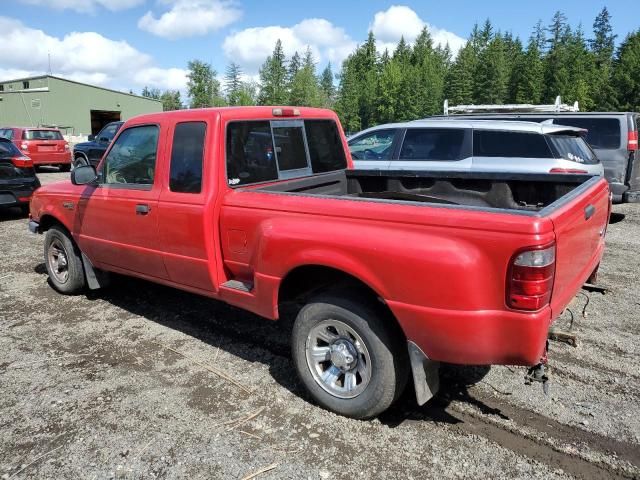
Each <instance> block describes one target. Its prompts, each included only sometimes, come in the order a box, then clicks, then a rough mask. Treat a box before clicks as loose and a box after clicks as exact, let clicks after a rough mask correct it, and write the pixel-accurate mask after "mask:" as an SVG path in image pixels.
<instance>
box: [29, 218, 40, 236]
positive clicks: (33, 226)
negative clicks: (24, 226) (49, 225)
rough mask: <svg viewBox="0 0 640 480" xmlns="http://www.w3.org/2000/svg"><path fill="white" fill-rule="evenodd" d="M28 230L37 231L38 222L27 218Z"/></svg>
mask: <svg viewBox="0 0 640 480" xmlns="http://www.w3.org/2000/svg"><path fill="white" fill-rule="evenodd" d="M29 231H30V232H31V233H39V231H40V224H39V223H38V222H36V221H35V220H29Z"/></svg>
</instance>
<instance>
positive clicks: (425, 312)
mask: <svg viewBox="0 0 640 480" xmlns="http://www.w3.org/2000/svg"><path fill="white" fill-rule="evenodd" d="M388 305H389V307H390V308H391V310H392V311H393V313H394V314H395V316H396V318H397V319H398V320H399V322H400V325H401V326H402V329H403V330H404V333H405V335H406V336H407V340H410V341H412V342H414V343H415V344H416V345H418V346H419V347H420V348H421V349H422V350H423V351H424V353H425V354H426V355H427V356H428V357H429V359H430V360H434V361H440V362H447V363H457V364H465V365H535V364H537V363H538V362H539V361H540V358H541V356H542V354H543V352H544V348H545V344H546V341H547V334H548V331H549V326H550V324H551V320H552V314H551V308H550V307H548V306H547V307H545V308H543V309H542V310H540V311H538V312H533V313H520V312H515V311H507V310H505V311H491V310H484V311H456V310H439V309H434V308H428V307H420V306H416V305H407V304H404V303H399V302H393V301H389V302H388Z"/></svg>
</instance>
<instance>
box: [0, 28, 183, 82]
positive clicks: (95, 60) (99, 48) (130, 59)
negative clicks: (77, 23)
mask: <svg viewBox="0 0 640 480" xmlns="http://www.w3.org/2000/svg"><path fill="white" fill-rule="evenodd" d="M0 44H2V45H11V48H7V49H5V52H4V53H3V55H2V63H3V67H2V68H1V69H0V79H2V80H9V79H12V78H20V77H25V76H30V75H38V74H43V73H45V72H46V71H47V70H48V64H49V55H51V70H52V72H53V74H54V75H59V76H62V77H65V78H70V79H72V80H77V81H81V82H86V83H92V84H97V85H102V86H107V87H111V88H117V89H121V90H128V89H129V88H135V89H139V88H140V87H142V86H144V85H148V86H150V87H158V88H171V89H179V90H184V89H185V86H186V71H185V70H182V69H179V68H167V69H164V68H160V67H158V66H156V65H154V63H153V60H152V58H151V57H150V56H149V55H147V54H145V53H143V52H140V51H139V50H137V49H136V48H134V47H132V46H131V45H130V44H129V43H127V42H126V41H124V40H112V39H109V38H107V37H104V36H102V35H100V34H99V33H96V32H71V33H69V34H67V35H65V36H64V37H62V38H59V37H55V36H51V35H48V34H47V33H45V32H43V31H42V30H37V29H34V28H30V27H27V26H25V25H24V24H22V23H21V22H20V21H18V20H15V19H12V18H8V17H1V16H0ZM131 72H135V73H134V74H133V75H132V73H131Z"/></svg>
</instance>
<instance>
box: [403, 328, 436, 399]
mask: <svg viewBox="0 0 640 480" xmlns="http://www.w3.org/2000/svg"><path fill="white" fill-rule="evenodd" d="M407 347H408V349H409V358H410V359H411V372H412V373H413V384H414V386H415V389H416V400H417V402H418V405H424V404H425V403H427V402H428V401H429V400H431V399H432V398H433V396H434V395H435V394H436V393H438V390H439V389H440V373H439V370H440V362H434V361H433V360H429V357H427V356H426V355H425V354H424V352H423V351H422V350H421V349H420V347H418V346H417V345H416V344H415V343H413V342H412V341H411V340H409V341H408V342H407Z"/></svg>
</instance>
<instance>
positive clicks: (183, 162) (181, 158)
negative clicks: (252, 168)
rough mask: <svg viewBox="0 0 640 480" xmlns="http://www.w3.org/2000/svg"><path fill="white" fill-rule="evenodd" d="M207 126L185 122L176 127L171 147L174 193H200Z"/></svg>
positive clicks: (171, 184)
mask: <svg viewBox="0 0 640 480" xmlns="http://www.w3.org/2000/svg"><path fill="white" fill-rule="evenodd" d="M206 130H207V124H206V123H204V122H184V123H179V124H177V125H176V128H175V131H174V132H173V144H172V147H171V172H170V175H169V188H170V189H171V191H172V192H183V193H200V191H201V190H202V159H203V154H204V139H205V133H206Z"/></svg>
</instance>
